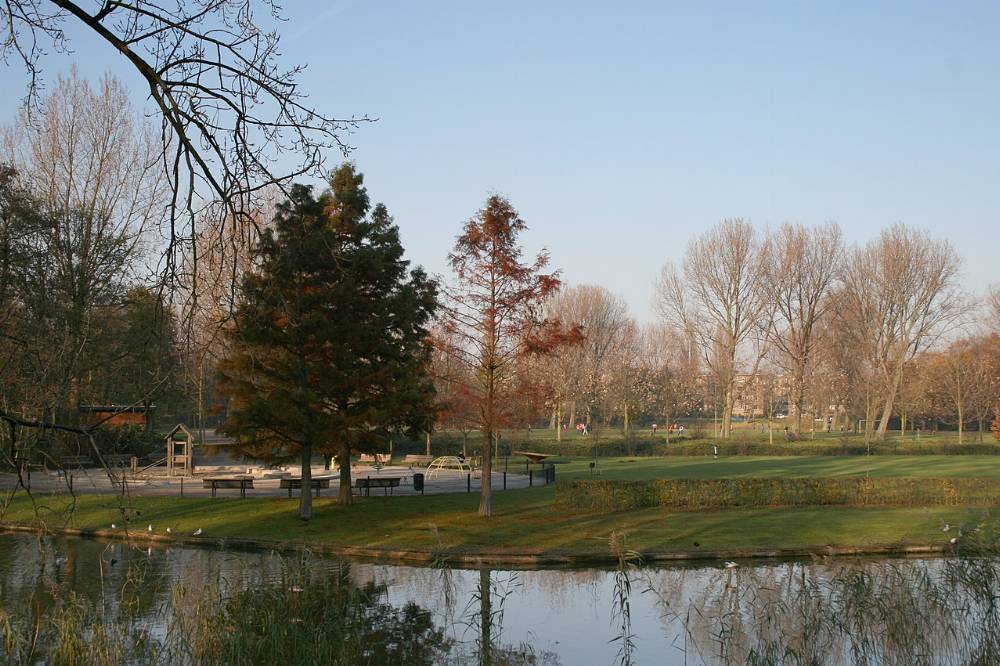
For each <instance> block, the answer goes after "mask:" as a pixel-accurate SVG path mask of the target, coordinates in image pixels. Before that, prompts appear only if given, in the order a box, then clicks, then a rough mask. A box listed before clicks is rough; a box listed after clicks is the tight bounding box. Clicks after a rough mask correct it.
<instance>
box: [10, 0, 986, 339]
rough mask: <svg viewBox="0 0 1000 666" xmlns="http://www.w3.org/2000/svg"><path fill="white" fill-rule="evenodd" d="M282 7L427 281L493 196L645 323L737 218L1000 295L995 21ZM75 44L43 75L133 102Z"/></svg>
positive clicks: (784, 12)
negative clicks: (919, 257) (938, 250)
mask: <svg viewBox="0 0 1000 666" xmlns="http://www.w3.org/2000/svg"><path fill="white" fill-rule="evenodd" d="M285 5H286V7H285V13H286V15H287V17H288V21H287V22H286V23H285V25H284V26H283V32H284V34H285V35H286V39H285V41H284V42H283V51H284V55H285V58H286V61H287V62H290V63H291V62H301V63H305V64H307V65H308V69H307V71H306V72H305V74H304V75H303V87H304V88H305V89H306V90H308V91H309V92H310V95H311V99H312V102H313V104H314V105H316V106H317V107H319V108H321V109H323V110H324V111H326V112H329V113H333V114H339V115H341V116H347V115H351V114H359V115H360V114H368V115H370V116H373V117H377V118H379V120H378V122H376V123H373V124H371V125H368V126H365V127H363V128H362V129H360V130H359V131H358V132H356V133H355V134H354V135H353V136H352V137H351V143H352V144H353V145H355V146H357V150H356V151H355V152H354V153H353V154H352V159H353V160H354V161H355V162H356V163H357V164H358V167H359V168H360V169H361V170H362V171H363V172H364V173H365V174H366V182H367V184H368V187H369V192H370V194H371V195H372V197H373V198H374V199H375V200H379V201H383V202H385V203H386V205H387V206H388V207H389V210H390V211H391V212H392V214H393V215H394V216H395V217H396V220H397V222H398V224H399V225H400V228H401V229H402V234H403V240H404V242H405V243H406V245H407V249H408V253H409V255H410V257H411V258H412V259H413V260H414V261H416V262H418V263H421V264H423V265H424V266H425V267H427V268H428V269H429V270H430V271H432V272H440V271H444V270H445V256H446V254H447V252H448V250H449V248H450V246H451V244H452V241H453V239H454V236H455V235H456V234H457V233H458V230H459V228H460V225H461V223H462V221H463V220H464V219H466V218H467V217H469V216H470V215H471V214H472V213H474V212H475V210H476V209H477V208H478V207H479V206H480V205H481V204H482V202H483V201H484V199H485V198H486V196H487V195H488V194H490V193H492V192H499V193H502V194H504V195H507V196H508V197H510V199H511V200H512V201H513V203H514V204H515V206H517V208H518V209H519V210H520V211H521V214H522V216H523V217H524V218H525V220H526V221H527V222H528V225H529V227H530V230H529V232H528V233H527V235H526V237H525V241H526V245H527V247H528V248H531V249H537V248H539V247H541V246H546V247H547V248H548V249H549V250H550V252H551V254H552V259H553V265H554V266H556V267H559V268H561V269H562V270H563V274H564V277H565V279H566V280H567V281H568V282H573V283H578V282H591V283H598V284H603V285H606V286H608V287H609V288H611V289H612V290H614V291H616V292H618V293H620V294H622V295H623V296H625V297H626V298H627V300H628V301H629V303H630V305H631V306H632V308H633V312H634V313H635V314H636V315H637V316H638V317H639V318H640V319H645V320H650V319H652V318H653V317H654V315H653V313H652V311H651V308H650V299H651V297H652V293H653V289H652V283H653V280H654V279H655V277H656V275H657V274H658V272H659V269H660V267H661V266H662V264H663V263H664V261H666V260H668V259H674V260H676V259H679V258H680V257H681V256H682V255H683V251H684V245H685V243H686V242H687V240H688V238H690V237H691V236H692V235H694V234H697V233H698V232H700V231H702V230H704V229H706V228H707V227H709V226H711V225H712V224H714V223H715V222H717V221H718V220H720V219H721V218H723V217H731V216H742V217H744V218H747V219H749V220H751V221H753V222H754V223H755V224H757V225H759V226H760V227H765V226H776V225H779V224H781V223H783V222H786V221H790V222H801V223H806V224H808V223H816V222H821V221H824V220H830V219H832V220H836V221H837V222H839V223H840V224H841V226H842V227H843V229H844V231H845V236H846V237H847V239H848V240H849V241H850V242H859V243H860V242H864V241H865V240H867V239H869V238H871V237H872V236H874V235H876V234H877V233H878V230H879V228H880V227H882V226H885V225H888V224H892V223H895V222H904V223H906V224H909V225H912V226H915V227H919V228H923V229H926V230H928V231H930V232H931V233H932V234H934V235H935V236H938V237H944V238H947V239H949V240H950V241H951V242H952V243H953V244H954V245H955V247H956V248H957V249H958V251H959V252H960V253H961V255H962V256H963V258H964V260H965V282H966V284H967V287H968V288H969V289H970V290H973V291H981V290H982V289H983V288H984V287H985V286H986V285H987V284H989V283H990V282H994V281H998V280H1000V267H998V262H997V260H996V259H995V256H996V252H997V249H998V246H997V241H996V238H997V232H998V229H1000V132H998V126H997V125H998V122H1000V85H998V84H1000V42H998V40H997V38H996V35H997V34H1000V3H985V2H984V3H971V2H969V3H965V2H954V3H940V2H937V3H930V2H928V3H918V2H901V3H874V2H864V3H862V2H857V3H825V4H822V5H821V4H820V3H732V4H727V3H685V4H671V3H640V2H633V3H627V2H619V3H607V2H601V3H583V2H573V3H569V2H546V3H540V2H505V3H478V2H447V3H446V2H427V3H412V2H375V1H369V2H305V1H302V0H295V1H294V2H288V3H285ZM69 36H70V38H71V39H72V40H74V41H73V45H74V48H75V51H76V53H75V56H74V57H73V58H69V57H59V56H52V57H50V58H49V59H48V60H47V61H46V73H47V76H49V77H54V76H55V74H56V73H57V72H59V71H61V70H63V69H65V68H67V67H68V66H69V64H70V62H71V61H72V60H76V62H77V64H78V67H79V68H80V70H81V72H82V73H83V74H84V75H86V76H98V75H100V73H101V72H103V71H105V70H110V71H112V72H115V73H116V74H120V75H121V76H122V78H123V79H124V80H126V82H128V83H130V84H134V83H135V80H134V77H133V76H132V75H131V74H130V73H129V72H128V71H127V70H126V69H124V68H123V66H122V63H120V62H119V61H118V60H117V59H116V57H114V56H113V54H109V52H108V51H106V50H105V49H103V48H95V46H94V44H93V42H92V40H89V39H86V38H78V37H77V35H76V34H74V33H73V32H71V33H70V35H69ZM0 81H2V83H3V86H4V89H5V90H8V91H17V92H19V91H20V87H21V86H23V81H24V78H23V74H22V72H21V71H20V70H19V69H17V68H16V67H14V66H9V67H7V68H5V69H4V70H2V78H0ZM135 89H136V90H137V94H141V91H140V90H139V87H138V86H135ZM137 98H138V97H137ZM17 101H18V100H17V94H9V95H6V96H4V99H3V100H0V117H3V118H10V117H11V115H12V114H13V112H14V109H15V108H16V106H17ZM331 159H332V160H336V159H337V156H336V155H332V156H331Z"/></svg>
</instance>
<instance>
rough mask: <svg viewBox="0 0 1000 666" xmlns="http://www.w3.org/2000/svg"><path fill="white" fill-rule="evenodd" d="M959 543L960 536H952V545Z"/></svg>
mask: <svg viewBox="0 0 1000 666" xmlns="http://www.w3.org/2000/svg"><path fill="white" fill-rule="evenodd" d="M957 543H958V537H952V538H951V545H953V546H954V545H955V544H957Z"/></svg>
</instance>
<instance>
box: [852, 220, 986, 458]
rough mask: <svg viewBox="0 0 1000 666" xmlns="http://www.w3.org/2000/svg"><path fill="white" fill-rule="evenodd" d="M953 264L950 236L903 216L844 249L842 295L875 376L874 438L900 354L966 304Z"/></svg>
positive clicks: (882, 430)
mask: <svg viewBox="0 0 1000 666" xmlns="http://www.w3.org/2000/svg"><path fill="white" fill-rule="evenodd" d="M958 268H959V259H958V255H956V254H955V250H954V248H953V247H952V246H951V244H950V243H948V242H947V241H943V240H934V239H932V238H931V237H930V236H928V235H927V234H926V233H924V232H920V231H916V230H914V229H910V228H909V227H906V226H904V225H902V224H897V225H894V226H892V227H890V228H888V229H886V230H884V231H883V232H882V233H881V234H880V235H879V237H878V238H876V239H875V240H873V241H871V242H869V243H868V244H866V245H865V246H863V247H859V248H856V249H854V250H853V251H852V252H851V253H850V254H849V255H848V258H847V260H846V263H845V266H844V270H843V275H842V279H843V283H844V285H845V290H844V301H843V302H844V305H845V307H847V308H849V309H850V310H851V314H852V317H853V321H854V322H855V323H856V324H857V325H858V326H861V327H862V328H861V329H860V332H861V333H862V334H863V335H864V337H865V349H866V350H867V351H868V353H869V354H870V358H869V362H870V363H871V365H872V368H873V370H874V371H875V373H876V375H877V377H878V379H879V384H880V386H879V388H880V391H879V393H880V395H879V397H880V403H881V406H880V410H879V411H880V412H881V416H880V419H879V423H878V428H877V431H876V432H875V434H876V435H877V437H878V439H885V435H886V431H887V429H888V427H889V419H890V418H891V417H892V415H893V410H894V408H895V403H896V398H897V396H898V395H899V388H900V383H901V382H902V380H903V368H904V365H905V364H906V362H907V361H908V360H909V359H911V358H913V356H914V355H915V354H917V352H919V351H920V350H922V349H923V348H924V347H925V346H926V345H927V344H928V343H929V342H931V341H932V340H934V339H935V338H936V336H938V335H940V334H941V333H943V332H944V331H946V330H947V329H948V327H949V326H950V325H951V324H953V323H954V322H955V321H956V320H957V318H958V317H959V316H960V315H961V314H962V313H963V312H964V311H965V309H966V306H967V303H966V301H965V300H964V299H963V297H962V295H961V294H960V292H959V290H958V287H957V279H958ZM873 425H874V424H873V423H872V419H868V425H867V427H866V437H870V436H871V435H872V431H873Z"/></svg>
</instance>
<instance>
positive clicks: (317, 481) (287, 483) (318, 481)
mask: <svg viewBox="0 0 1000 666" xmlns="http://www.w3.org/2000/svg"><path fill="white" fill-rule="evenodd" d="M280 485H281V488H283V489H284V488H287V489H288V496H289V497H291V496H292V490H293V489H295V490H302V479H301V478H298V479H282V480H281V482H280ZM309 487H310V488H312V489H313V490H315V491H316V497H319V489H320V488H324V489H325V488H329V487H330V477H328V476H321V477H318V478H314V479H312V480H311V481H310V483H309Z"/></svg>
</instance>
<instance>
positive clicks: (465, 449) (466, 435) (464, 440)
mask: <svg viewBox="0 0 1000 666" xmlns="http://www.w3.org/2000/svg"><path fill="white" fill-rule="evenodd" d="M468 449H469V431H468V430H463V431H462V458H468V457H469V450H468Z"/></svg>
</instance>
